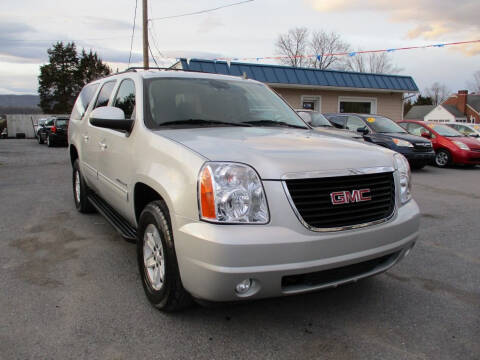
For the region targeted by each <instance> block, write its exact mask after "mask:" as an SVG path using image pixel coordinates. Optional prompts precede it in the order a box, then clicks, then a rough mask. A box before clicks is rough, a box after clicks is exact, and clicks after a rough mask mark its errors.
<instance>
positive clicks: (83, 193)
mask: <svg viewBox="0 0 480 360" xmlns="http://www.w3.org/2000/svg"><path fill="white" fill-rule="evenodd" d="M77 184H78V188H77ZM72 188H73V201H74V202H75V207H76V208H77V210H78V211H79V212H81V213H84V214H88V213H92V212H94V211H95V208H94V207H93V205H92V204H91V203H90V201H88V193H89V191H90V190H89V188H88V186H87V184H86V183H85V180H83V176H82V174H81V173H80V163H79V161H78V159H76V160H75V162H74V163H73V172H72ZM77 191H78V193H77Z"/></svg>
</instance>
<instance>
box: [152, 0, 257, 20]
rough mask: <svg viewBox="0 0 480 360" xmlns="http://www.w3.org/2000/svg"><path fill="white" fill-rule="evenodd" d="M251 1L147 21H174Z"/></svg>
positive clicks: (246, 0)
mask: <svg viewBox="0 0 480 360" xmlns="http://www.w3.org/2000/svg"><path fill="white" fill-rule="evenodd" d="M252 1H255V0H244V1H239V2H236V3H233V4H227V5H222V6H218V7H216V8H211V9H205V10H199V11H194V12H190V13H185V14H178V15H170V16H164V17H158V18H152V19H149V20H150V21H156V20H165V19H174V18H179V17H183V16H191V15H199V14H205V13H208V12H212V11H216V10H220V9H225V8H227V7H231V6H236V5H241V4H245V3H249V2H252Z"/></svg>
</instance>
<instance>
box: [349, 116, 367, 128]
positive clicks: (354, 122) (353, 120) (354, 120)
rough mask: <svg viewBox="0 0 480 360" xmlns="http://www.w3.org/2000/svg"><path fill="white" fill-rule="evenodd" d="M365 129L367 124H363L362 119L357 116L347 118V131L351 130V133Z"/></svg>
mask: <svg viewBox="0 0 480 360" xmlns="http://www.w3.org/2000/svg"><path fill="white" fill-rule="evenodd" d="M365 127H366V126H365V123H364V122H363V120H362V119H360V118H358V117H356V116H349V117H348V118H347V127H346V129H348V130H351V131H357V130H358V129H363V128H365Z"/></svg>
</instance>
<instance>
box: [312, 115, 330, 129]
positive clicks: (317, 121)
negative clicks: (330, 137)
mask: <svg viewBox="0 0 480 360" xmlns="http://www.w3.org/2000/svg"><path fill="white" fill-rule="evenodd" d="M311 116H312V123H311V124H310V125H312V126H313V127H318V126H322V127H323V126H327V127H332V126H333V125H332V124H331V123H330V121H328V120H327V118H326V117H325V116H323V115H322V114H320V113H319V112H312V113H311Z"/></svg>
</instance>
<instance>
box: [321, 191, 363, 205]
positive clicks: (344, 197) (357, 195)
mask: <svg viewBox="0 0 480 360" xmlns="http://www.w3.org/2000/svg"><path fill="white" fill-rule="evenodd" d="M369 194H370V189H359V190H353V191H352V192H350V191H335V192H332V193H330V199H331V200H332V204H333V205H341V204H349V203H356V202H362V201H370V200H372V197H371V196H369Z"/></svg>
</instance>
